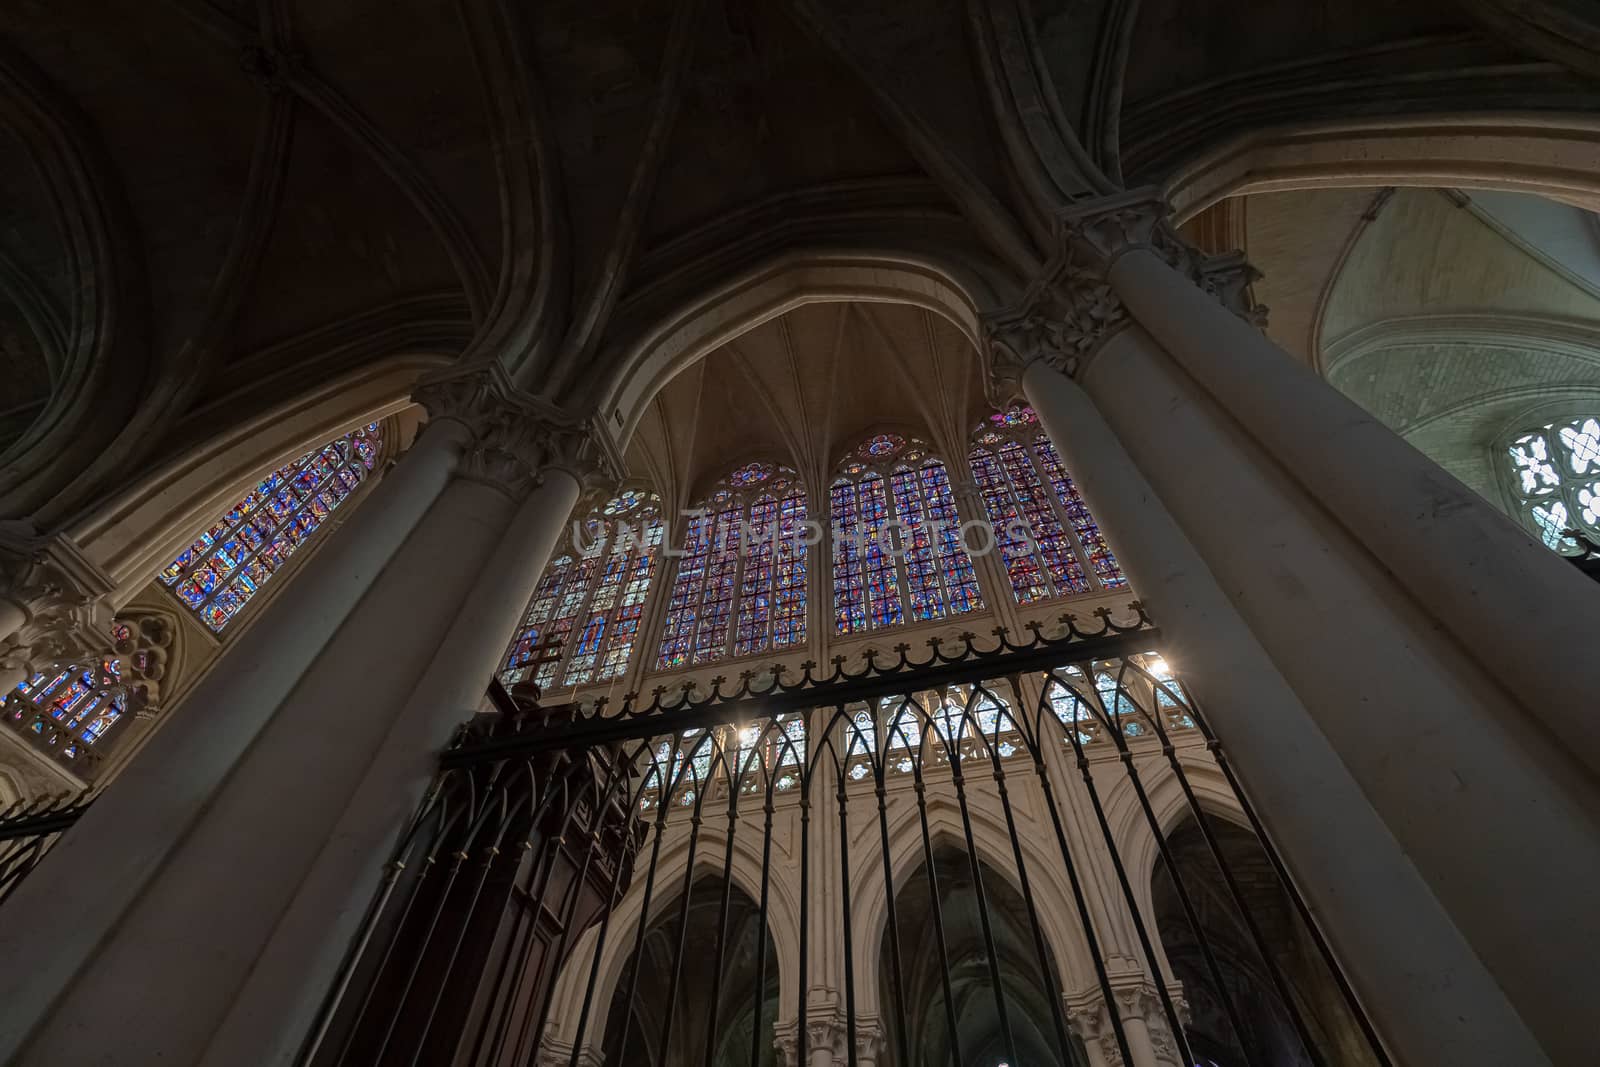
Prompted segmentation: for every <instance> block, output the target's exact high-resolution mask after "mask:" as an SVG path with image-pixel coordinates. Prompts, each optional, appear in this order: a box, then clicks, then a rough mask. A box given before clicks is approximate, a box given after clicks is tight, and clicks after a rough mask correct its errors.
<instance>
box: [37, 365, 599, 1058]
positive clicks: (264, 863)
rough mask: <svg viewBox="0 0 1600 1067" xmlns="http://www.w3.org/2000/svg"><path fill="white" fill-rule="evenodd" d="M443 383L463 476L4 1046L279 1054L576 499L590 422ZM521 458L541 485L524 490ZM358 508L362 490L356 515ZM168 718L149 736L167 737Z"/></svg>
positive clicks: (289, 634)
mask: <svg viewBox="0 0 1600 1067" xmlns="http://www.w3.org/2000/svg"><path fill="white" fill-rule="evenodd" d="M449 384H450V385H451V388H448V389H442V390H441V391H440V392H442V394H443V395H440V392H436V393H434V394H433V395H431V396H430V397H429V398H428V401H425V402H429V406H430V408H431V409H432V410H434V412H435V416H436V417H438V416H439V415H440V414H442V413H445V412H449V413H453V414H454V415H455V416H456V417H457V418H458V419H459V421H460V422H461V423H462V424H465V425H470V426H471V429H472V443H471V447H470V449H469V450H468V454H467V456H466V458H465V462H464V464H463V465H462V467H461V470H460V473H459V474H458V475H457V476H456V477H455V478H454V479H453V480H451V481H450V483H449V484H448V486H447V487H446V488H445V489H444V490H443V492H442V493H439V494H438V495H437V499H435V500H433V501H432V502H431V504H430V505H428V506H425V508H424V509H423V512H422V514H421V515H420V521H414V522H413V523H412V526H413V527H414V528H411V529H409V533H408V534H402V535H401V536H403V537H404V543H403V544H402V545H400V546H399V548H398V550H397V551H394V552H392V553H391V554H390V556H389V558H388V559H387V561H386V563H384V564H383V566H382V567H381V573H379V574H378V575H377V576H376V578H375V579H372V580H369V581H368V583H367V588H366V590H365V593H364V595H362V596H361V597H360V598H359V603H358V604H356V605H355V606H354V608H353V610H349V611H348V612H347V613H346V615H345V616H344V618H343V619H342V620H340V619H336V620H334V624H333V625H332V626H330V627H329V628H328V629H327V630H324V631H322V633H321V637H322V639H321V640H320V641H319V642H318V643H317V646H316V649H315V654H314V656H313V657H312V658H311V660H310V662H309V664H308V665H305V666H304V667H303V669H301V670H298V671H297V672H296V677H295V678H294V679H293V680H292V681H290V682H286V683H284V688H283V689H280V690H279V691H278V694H277V696H278V699H277V700H276V701H275V702H274V706H269V707H267V708H266V709H265V712H264V718H265V719H266V720H267V721H266V722H265V723H264V724H263V725H262V726H261V728H260V729H258V730H257V732H256V735H255V736H254V737H252V738H250V739H249V744H248V745H247V746H246V747H244V748H243V749H242V750H241V751H239V752H238V753H236V754H235V756H234V758H233V759H232V761H231V765H229V766H227V767H226V768H224V769H225V771H226V773H225V774H223V775H222V776H221V778H220V781H219V782H218V783H217V784H216V785H215V787H214V788H212V789H211V790H210V792H209V794H208V795H205V796H200V797H195V798H193V799H194V801H195V802H196V804H197V806H198V808H199V810H198V811H197V812H196V813H195V814H194V815H193V816H191V817H189V818H188V819H187V821H186V823H185V824H184V825H181V826H178V827H175V828H173V832H172V843H171V845H170V846H169V847H168V848H167V849H166V850H165V852H164V853H163V854H162V855H160V856H159V857H156V858H154V859H153V860H152V861H151V863H150V866H151V869H150V870H149V871H148V873H147V874H146V877H145V878H144V880H143V882H142V884H141V889H142V892H141V893H139V895H138V896H137V897H136V898H135V899H133V900H132V901H131V902H129V904H128V905H127V906H125V907H123V908H122V909H121V910H120V913H119V914H117V915H115V916H114V918H115V922H114V923H112V924H109V925H108V926H107V927H106V929H105V930H104V932H103V936H102V938H101V940H100V943H99V945H98V946H97V949H96V951H95V952H94V954H93V955H92V957H91V958H89V959H88V960H87V962H86V963H85V964H84V965H83V966H82V967H80V968H78V969H77V973H76V974H73V975H70V976H69V977H70V990H69V991H68V995H67V996H66V997H64V998H62V999H61V1000H58V1001H57V1002H56V1003H54V1004H49V1005H46V1006H44V1007H43V1008H42V1010H40V1011H39V1012H38V1013H37V1015H36V1017H35V1018H34V1019H33V1020H31V1022H30V1025H29V1026H28V1029H27V1030H26V1031H23V1030H22V1029H21V1027H19V1034H18V1038H17V1044H18V1045H23V1041H24V1039H25V1040H26V1044H25V1045H23V1049H24V1050H23V1051H22V1053H21V1055H20V1056H19V1057H18V1058H17V1062H19V1063H28V1064H31V1063H39V1064H57V1063H94V1062H113V1061H114V1062H157V1061H160V1062H174V1063H200V1062H219V1063H241V1062H249V1063H269V1062H283V1063H287V1062H290V1061H291V1060H292V1058H293V1055H294V1052H295V1050H296V1049H297V1048H298V1046H299V1044H300V1041H301V1040H302V1038H303V1037H304V1034H305V1030H306V1024H307V1022H308V1021H309V1019H310V1016H311V1015H312V1014H313V1013H314V1011H315V1008H316V1005H317V1003H318V1001H319V1000H320V997H321V995H322V994H323V992H324V991H325V989H326V986H327V981H328V978H329V977H330V976H331V973H332V971H333V969H334V968H335V967H336V965H337V962H338V959H339V957H340V956H341V954H342V952H343V949H344V947H345V943H346V941H347V939H348V936H349V932H350V930H351V929H352V928H353V924H354V923H355V922H356V921H357V918H358V916H359V915H360V913H361V911H362V910H363V908H364V906H365V904H366V901H367V897H368V895H370V892H371V891H372V889H373V888H374V887H375V886H376V884H377V875H378V870H379V867H380V865H381V861H382V858H383V854H384V852H385V851H386V849H387V847H388V845H389V844H391V843H392V841H393V839H394V837H395V835H397V834H398V833H399V831H400V829H401V827H403V825H404V824H405V821H406V820H407V818H409V816H410V814H411V812H412V811H413V809H414V807H415V804H416V801H417V796H418V795H419V793H420V791H421V789H422V788H423V785H424V784H425V783H426V781H427V779H428V777H429V775H430V773H431V770H432V766H433V761H434V760H435V758H436V756H437V753H438V751H439V749H440V748H441V747H442V746H443V745H444V743H445V742H446V741H447V740H448V739H449V736H450V733H451V729H452V727H453V725H454V724H455V723H456V722H459V721H461V720H462V719H464V718H466V717H467V716H468V715H469V714H470V712H471V711H472V710H473V709H474V708H475V707H476V705H477V703H478V698H480V697H481V694H482V692H483V689H484V687H485V685H486V684H487V682H488V680H489V677H490V675H491V673H492V672H493V670H494V667H495V664H496V661H497V658H498V656H499V655H500V653H501V652H502V651H503V649H504V646H505V640H506V638H507V636H508V635H509V634H510V633H511V631H512V630H513V629H514V627H515V624H516V621H517V615H518V613H519V612H520V611H521V609H522V607H523V605H524V604H525V602H526V600H527V598H528V596H529V595H530V594H531V592H532V590H533V587H534V584H535V582H536V580H537V577H538V574H539V572H540V570H541V569H542V567H543V566H544V563H545V561H546V559H547V557H548V555H549V552H550V550H551V548H552V546H553V544H554V542H555V540H556V537H557V536H558V535H559V531H560V529H561V526H562V524H563V522H564V521H565V519H566V517H567V514H568V513H569V512H570V510H571V507H572V504H573V502H574V501H575V499H576V497H577V483H576V481H575V479H574V477H573V475H572V473H570V471H571V470H572V469H574V468H576V467H577V466H579V465H580V460H582V461H583V462H587V461H588V460H587V458H586V457H587V455H588V452H589V451H590V445H589V444H588V442H591V441H593V440H594V437H593V427H592V426H589V425H585V424H582V423H579V422H577V421H576V420H571V419H568V418H566V417H565V416H562V415H561V414H560V413H553V414H552V413H550V412H547V411H545V410H543V408H542V407H541V406H540V405H537V403H536V402H533V401H529V400H527V399H525V398H519V397H516V396H515V395H511V394H509V393H508V391H507V390H506V388H505V386H504V384H503V382H500V381H496V380H494V379H493V377H492V376H490V378H489V379H488V383H487V384H485V379H484V378H483V377H480V376H470V377H468V376H464V377H463V378H461V379H460V380H458V381H456V382H454V383H449ZM433 435H434V431H432V430H430V431H429V433H428V434H427V435H425V437H424V440H426V439H427V438H428V437H431V436H433ZM444 436H446V437H447V438H448V437H451V436H453V432H452V431H449V430H447V431H446V432H445V434H444ZM402 466H404V464H402ZM535 469H538V470H541V471H542V472H543V485H542V487H541V488H540V489H539V490H538V491H536V492H534V493H533V494H532V495H531V496H529V495H528V487H529V485H530V480H531V474H532V472H533V470H535ZM563 470H566V471H568V472H569V473H563ZM523 498H526V501H525V502H523V503H521V510H520V511H518V505H519V501H522V500H523ZM514 512H515V513H516V517H515V519H513V513H514ZM380 517H381V515H380ZM365 518H367V515H366V509H365V508H363V509H362V510H361V511H360V512H358V513H357V516H356V520H360V519H365ZM356 520H353V521H352V523H351V524H350V526H356V525H358V523H357V521H356ZM349 528H350V527H347V530H348V529H349ZM341 533H343V531H341ZM342 541H343V538H342V537H341V542H342ZM335 544H336V543H335V542H330V544H329V545H328V546H327V548H328V549H329V550H332V549H333V548H335ZM327 555H328V553H327V552H326V551H325V552H324V553H320V554H319V556H318V557H317V559H316V560H314V562H315V563H322V562H324V560H325V558H326V557H327ZM310 569H311V568H308V569H307V570H308V572H309V571H310ZM332 577H333V578H338V577H339V573H338V572H336V573H335V574H334V575H333V576H332ZM301 580H302V581H308V580H310V575H309V574H306V575H302V576H301ZM300 587H301V586H300V582H296V583H295V584H294V585H291V586H290V587H289V588H288V589H287V590H286V591H285V595H284V596H283V597H281V598H280V599H279V601H278V602H276V603H274V604H273V605H272V606H271V608H269V612H271V613H276V612H277V611H278V610H279V609H280V608H281V606H282V604H283V603H284V602H285V601H289V600H290V599H291V597H290V594H293V593H294V592H295V591H296V590H297V589H299V588H300ZM312 588H314V586H313V587H312ZM296 621H297V620H295V619H294V618H293V617H292V616H291V617H289V619H288V620H287V621H286V622H281V623H280V626H281V627H282V630H281V632H280V634H279V637H280V640H281V641H286V642H291V643H292V642H293V641H294V640H296V639H297V638H298V637H299V635H298V632H297V630H296V629H295V622H296ZM310 625H311V627H312V630H313V633H316V623H315V620H312V621H311V623H310ZM268 651H270V646H269V649H268ZM226 674H227V665H226V662H225V663H224V665H223V667H222V668H220V669H219V671H218V675H223V676H226ZM215 676H216V675H214V677H215ZM207 710H208V711H210V712H211V713H212V715H213V716H226V715H227V714H228V711H229V709H228V708H227V707H226V706H221V707H213V708H208V709H207ZM182 725H183V724H182V723H175V724H173V725H172V726H170V727H169V728H168V729H167V730H166V731H163V734H162V735H161V738H164V737H167V736H169V735H174V736H181V733H180V731H179V728H180V727H181V726H182ZM161 738H158V741H159V740H160V739H161ZM152 747H154V746H152ZM149 755H150V753H149V752H146V753H144V754H141V757H140V759H139V760H138V761H136V763H135V764H134V768H133V770H130V772H129V773H130V774H133V773H134V771H137V770H141V769H142V770H143V772H144V773H146V774H148V775H150V776H151V777H154V776H156V775H158V774H159V773H161V772H163V771H165V772H166V773H167V774H168V775H169V780H170V782H171V784H172V786H173V787H175V791H176V792H178V793H179V794H180V795H186V794H184V788H185V786H186V785H187V777H186V775H185V774H184V773H183V766H182V764H168V765H165V766H155V765H153V764H152V763H151V762H150V760H149ZM118 784H119V785H120V782H119V783H118ZM115 793H116V790H115V788H113V790H112V791H111V792H110V793H108V794H107V798H104V799H102V801H101V802H100V803H99V804H97V806H96V808H95V809H94V814H100V813H101V812H106V813H107V814H108V815H109V816H111V817H110V818H109V819H108V824H109V825H111V826H112V827H113V828H115V825H116V823H117V822H118V821H119V819H118V816H125V815H127V814H128V813H127V812H124V811H122V809H119V808H116V807H107V806H105V805H106V801H107V800H109V799H110V798H111V797H113V796H114V795H115ZM139 814H141V815H142V814H143V812H140V813H139ZM81 828H82V827H81V826H80V827H79V829H81ZM76 835H77V830H75V831H74V835H73V836H76ZM96 859H97V857H94V856H88V857H85V863H86V865H87V869H86V870H84V871H82V872H80V873H83V874H85V875H86V876H87V877H88V878H89V880H90V884H91V885H92V884H94V882H93V879H94V878H95V877H96V875H97V874H99V872H98V871H96V870H95V869H94V867H95V861H96ZM49 867H50V864H48V863H47V864H46V865H45V868H44V869H42V870H41V872H39V873H40V874H46V873H49ZM88 910H89V912H91V913H92V912H93V908H92V907H91V908H89V909H88ZM6 912H7V915H6V917H9V916H10V915H14V914H16V913H15V912H13V911H12V910H11V909H9V908H8V909H6ZM55 933H56V934H58V935H59V933H60V931H59V930H57V931H55ZM83 1004H93V1005H95V1006H96V1008H95V1011H94V1012H92V1013H88V1014H87V1015H86V1013H85V1012H84V1011H83V1010H82V1007H81V1005H83ZM208 1050H209V1051H208ZM207 1057H209V1058H207Z"/></svg>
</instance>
